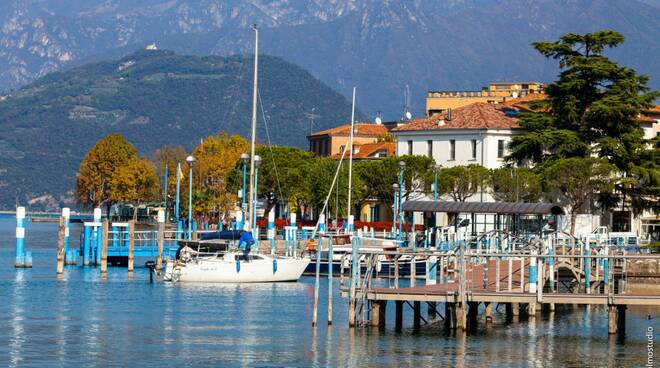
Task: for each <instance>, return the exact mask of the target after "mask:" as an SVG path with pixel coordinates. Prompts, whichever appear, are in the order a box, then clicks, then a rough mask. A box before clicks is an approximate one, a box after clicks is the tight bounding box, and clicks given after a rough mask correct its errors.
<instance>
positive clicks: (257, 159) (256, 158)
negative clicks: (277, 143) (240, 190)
mask: <svg viewBox="0 0 660 368" xmlns="http://www.w3.org/2000/svg"><path fill="white" fill-rule="evenodd" d="M254 165H255V166H259V165H261V156H259V155H254Z"/></svg>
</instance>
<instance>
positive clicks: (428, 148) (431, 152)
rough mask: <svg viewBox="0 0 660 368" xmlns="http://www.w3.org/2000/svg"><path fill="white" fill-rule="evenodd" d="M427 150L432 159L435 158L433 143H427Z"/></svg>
mask: <svg viewBox="0 0 660 368" xmlns="http://www.w3.org/2000/svg"><path fill="white" fill-rule="evenodd" d="M426 148H427V151H428V155H429V157H430V158H433V141H426Z"/></svg>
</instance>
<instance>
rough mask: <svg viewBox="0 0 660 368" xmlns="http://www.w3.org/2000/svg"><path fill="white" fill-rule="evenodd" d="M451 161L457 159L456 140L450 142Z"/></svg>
mask: <svg viewBox="0 0 660 368" xmlns="http://www.w3.org/2000/svg"><path fill="white" fill-rule="evenodd" d="M449 159H450V160H455V159H456V140H454V139H451V140H450V141H449Z"/></svg>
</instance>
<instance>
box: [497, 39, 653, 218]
mask: <svg viewBox="0 0 660 368" xmlns="http://www.w3.org/2000/svg"><path fill="white" fill-rule="evenodd" d="M623 41H624V38H623V36H622V35H621V34H619V33H617V32H614V31H611V30H603V31H599V32H594V33H588V34H585V35H578V34H572V33H570V34H566V35H564V36H562V37H561V38H560V39H559V40H558V41H555V42H535V43H533V46H534V48H535V49H536V50H537V51H539V52H540V53H541V54H543V55H544V56H546V57H547V58H552V59H555V60H558V61H559V66H560V68H561V70H562V71H561V73H560V74H559V79H558V80H557V81H555V82H554V83H550V84H548V85H547V86H546V88H545V93H546V94H547V96H548V98H547V100H544V101H539V102H537V103H535V104H534V105H533V107H534V108H535V109H536V112H531V113H527V114H522V119H521V122H520V124H521V125H522V126H523V127H524V128H525V129H526V130H527V133H526V134H524V135H522V136H520V137H515V138H514V139H513V140H512V142H511V145H510V147H511V155H510V156H509V160H511V161H513V162H517V163H519V164H520V163H525V162H527V161H531V162H533V163H536V164H542V165H551V164H552V162H553V161H555V160H561V159H563V158H569V157H585V158H586V157H590V156H591V155H595V156H597V157H601V158H604V159H606V160H607V161H609V162H611V163H612V164H614V165H616V167H617V171H618V178H619V180H618V181H617V183H616V191H615V192H612V193H607V195H605V196H602V197H601V203H603V204H606V202H607V205H608V206H612V205H614V204H616V203H618V202H620V203H622V204H623V205H626V203H627V202H626V198H628V199H630V202H631V204H632V205H633V206H634V207H633V210H634V211H640V210H642V209H644V208H649V207H652V206H656V207H657V206H658V204H657V203H658V195H659V194H660V190H658V187H659V184H660V172H659V171H658V166H657V165H656V164H655V163H653V160H649V159H648V158H649V156H651V157H657V153H649V150H656V151H657V149H658V148H657V147H655V148H649V146H650V144H649V143H650V142H648V141H646V140H645V139H644V137H643V131H642V129H641V126H640V120H639V116H640V114H641V113H642V112H643V110H645V109H647V108H649V107H650V106H652V104H653V101H654V100H655V99H656V98H657V97H658V96H659V94H658V93H657V92H652V91H651V90H650V88H649V87H648V86H647V82H648V80H649V78H648V77H647V76H644V75H638V74H637V73H636V72H635V70H633V69H630V68H627V67H623V66H620V65H618V64H617V63H616V62H614V61H612V60H610V59H609V58H607V57H605V56H603V52H604V51H605V50H606V49H607V48H613V47H616V46H618V45H619V44H621V43H622V42H623ZM640 178H647V179H648V180H647V181H644V184H643V185H644V187H645V188H646V189H644V190H638V187H639V179H640ZM604 198H608V200H607V201H604V200H603V199H604Z"/></svg>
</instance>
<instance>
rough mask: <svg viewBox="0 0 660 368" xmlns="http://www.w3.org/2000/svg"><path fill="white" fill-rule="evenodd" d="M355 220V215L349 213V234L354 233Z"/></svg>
mask: <svg viewBox="0 0 660 368" xmlns="http://www.w3.org/2000/svg"><path fill="white" fill-rule="evenodd" d="M353 222H354V217H353V215H349V216H348V229H346V230H347V232H348V234H353Z"/></svg>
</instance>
